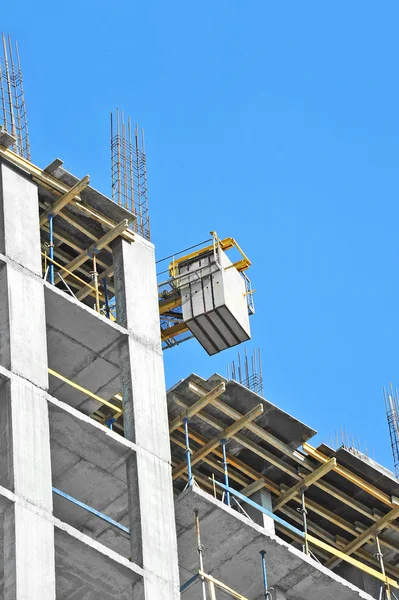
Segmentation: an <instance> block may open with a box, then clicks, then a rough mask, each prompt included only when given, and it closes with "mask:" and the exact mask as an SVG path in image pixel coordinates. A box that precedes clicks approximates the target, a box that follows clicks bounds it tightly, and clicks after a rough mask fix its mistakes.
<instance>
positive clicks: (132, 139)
mask: <svg viewBox="0 0 399 600" xmlns="http://www.w3.org/2000/svg"><path fill="white" fill-rule="evenodd" d="M111 177H112V199H113V200H114V202H117V203H118V204H120V205H121V206H123V207H124V208H127V209H128V210H129V211H130V212H132V213H133V214H134V215H135V216H136V221H135V223H134V224H133V229H134V230H135V231H137V233H138V234H140V235H141V236H143V237H144V238H146V239H147V240H149V239H150V219H149V215H148V192H147V160H146V155H145V145H144V130H143V129H142V130H141V132H140V133H139V128H138V125H137V124H136V127H135V129H134V132H133V131H132V124H131V120H130V117H128V118H127V123H126V122H125V119H124V115H123V112H120V111H119V109H118V108H117V109H116V115H115V116H114V115H113V114H112V113H111Z"/></svg>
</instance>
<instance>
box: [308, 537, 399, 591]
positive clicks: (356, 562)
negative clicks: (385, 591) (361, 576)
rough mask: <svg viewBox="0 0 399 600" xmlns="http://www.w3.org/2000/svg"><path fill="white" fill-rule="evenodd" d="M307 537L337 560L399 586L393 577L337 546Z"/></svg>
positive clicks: (393, 585)
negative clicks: (349, 554)
mask: <svg viewBox="0 0 399 600" xmlns="http://www.w3.org/2000/svg"><path fill="white" fill-rule="evenodd" d="M307 538H308V542H309V543H310V544H313V545H314V546H317V547H318V548H322V549H323V550H327V552H330V553H331V554H333V555H334V556H335V557H337V558H338V559H339V560H338V562H339V561H340V560H344V561H345V562H347V563H349V564H351V565H353V566H354V567H357V568H358V569H360V570H361V571H364V572H365V573H368V574H369V575H371V576H372V577H375V578H376V579H379V580H380V581H383V582H384V583H387V584H388V585H390V586H392V587H394V588H399V585H398V583H397V581H395V580H394V579H391V578H390V577H387V576H386V575H385V576H384V575H383V574H382V573H381V572H380V571H376V570H375V569H372V568H371V567H368V566H367V565H365V564H364V563H362V562H360V560H356V559H355V558H352V556H348V555H347V554H345V553H344V552H341V551H340V550H338V549H337V548H334V547H333V546H330V544H326V543H325V542H322V541H321V540H319V539H318V538H316V537H314V536H313V535H309V534H308V536H307ZM330 560H331V559H330ZM327 562H329V561H327ZM326 564H327V563H326Z"/></svg>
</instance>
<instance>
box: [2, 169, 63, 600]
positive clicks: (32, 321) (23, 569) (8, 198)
mask: <svg viewBox="0 0 399 600" xmlns="http://www.w3.org/2000/svg"><path fill="white" fill-rule="evenodd" d="M0 252H1V253H2V254H5V255H6V256H7V258H9V259H10V262H9V263H7V264H2V265H1V266H0V364H1V365H2V366H4V367H5V368H7V369H8V370H9V371H10V375H9V379H8V380H7V381H2V385H1V387H0V423H1V436H0V484H1V485H3V486H4V487H6V488H8V489H10V490H11V491H12V492H14V494H15V495H16V497H17V500H16V502H15V503H14V504H13V505H11V506H9V507H8V508H7V510H6V511H5V513H4V521H3V553H4V599H5V600H26V599H27V598H40V599H41V600H54V599H55V561H54V528H53V525H52V524H51V521H50V519H49V518H46V514H47V516H49V515H51V512H52V492H51V460H50V434H49V419H48V408H47V401H46V398H45V394H44V390H45V389H47V387H48V374H47V344H46V323H45V307H44V290H43V283H42V281H41V279H40V278H39V277H38V276H40V274H41V261H40V234H39V214H38V195H37V186H36V184H34V183H32V182H31V181H30V179H29V178H28V177H26V175H25V174H24V173H22V172H19V171H17V170H14V169H12V168H11V167H8V166H7V165H6V164H4V163H1V164H0Z"/></svg>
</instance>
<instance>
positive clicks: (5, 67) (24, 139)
mask: <svg viewBox="0 0 399 600" xmlns="http://www.w3.org/2000/svg"><path fill="white" fill-rule="evenodd" d="M2 50H3V55H2V56H0V115H1V119H0V121H1V127H2V129H3V131H6V132H7V133H9V134H11V135H12V136H13V137H14V138H15V142H14V143H13V144H12V145H11V149H12V150H13V151H14V152H16V153H17V154H19V156H22V157H24V158H26V159H27V160H30V143H29V133H28V121H27V116H26V106H25V94H24V86H23V79H22V71H21V63H20V59H19V52H18V44H17V43H15V48H14V50H13V45H12V43H11V38H10V36H7V38H6V36H5V35H4V33H2ZM14 53H15V56H16V62H14Z"/></svg>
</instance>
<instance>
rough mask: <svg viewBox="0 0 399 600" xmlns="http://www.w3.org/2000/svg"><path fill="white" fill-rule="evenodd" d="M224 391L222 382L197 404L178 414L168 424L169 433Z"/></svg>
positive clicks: (224, 387)
mask: <svg viewBox="0 0 399 600" xmlns="http://www.w3.org/2000/svg"><path fill="white" fill-rule="evenodd" d="M225 389H226V384H225V383H224V381H222V382H221V383H219V384H218V385H217V386H216V387H214V388H213V389H212V390H211V391H210V392H208V394H206V396H204V397H203V398H200V399H199V400H198V401H197V402H195V403H194V404H193V405H192V406H190V408H187V409H186V410H184V411H183V412H182V413H180V415H178V416H177V417H176V418H175V419H173V421H171V423H169V433H172V432H173V431H175V429H177V428H178V427H179V426H180V425H181V424H182V423H183V419H191V417H193V416H194V415H196V414H197V412H199V411H200V410H202V409H203V408H205V406H207V405H208V404H210V403H211V402H213V400H215V399H216V398H217V397H218V396H220V394H223V392H224V391H225Z"/></svg>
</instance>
